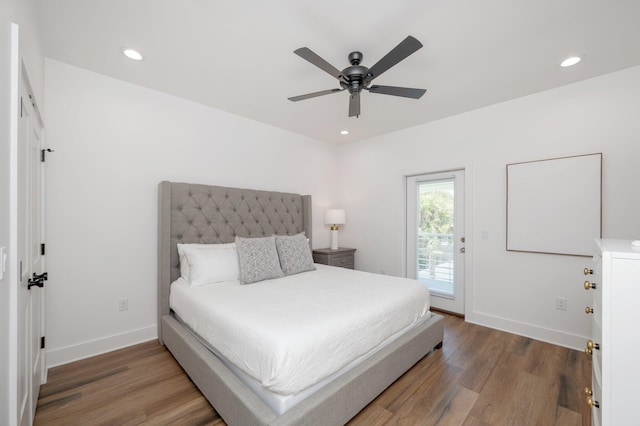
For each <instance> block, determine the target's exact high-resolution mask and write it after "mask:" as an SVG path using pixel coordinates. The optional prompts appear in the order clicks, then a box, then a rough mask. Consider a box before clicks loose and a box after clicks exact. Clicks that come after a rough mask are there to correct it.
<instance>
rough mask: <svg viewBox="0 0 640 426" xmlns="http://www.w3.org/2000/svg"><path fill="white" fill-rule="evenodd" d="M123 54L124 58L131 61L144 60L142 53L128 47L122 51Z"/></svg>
mask: <svg viewBox="0 0 640 426" xmlns="http://www.w3.org/2000/svg"><path fill="white" fill-rule="evenodd" d="M122 54H123V55H124V56H126V57H127V58H129V59H132V60H134V61H141V60H142V53H140V52H138V51H137V50H135V49H130V48H128V47H126V48H124V49H122Z"/></svg>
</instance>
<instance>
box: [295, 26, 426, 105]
mask: <svg viewBox="0 0 640 426" xmlns="http://www.w3.org/2000/svg"><path fill="white" fill-rule="evenodd" d="M421 47H422V43H420V42H419V41H418V40H417V39H415V38H414V37H412V36H408V37H407V38H405V39H404V40H402V41H401V42H400V44H398V45H397V46H396V47H394V48H393V49H391V51H390V52H389V53H387V54H386V55H385V56H384V57H383V58H382V59H380V60H379V61H378V62H376V64H375V65H374V66H372V67H371V68H367V67H365V66H363V65H360V62H361V61H362V57H363V55H362V53H361V52H357V51H356V52H351V53H349V56H348V58H349V63H351V66H349V67H347V68H345V69H343V70H342V71H339V70H338V69H337V68H335V67H334V66H333V65H331V64H330V63H328V62H327V61H325V60H324V59H322V58H321V57H320V56H318V55H317V54H315V53H314V52H313V51H312V50H311V49H309V48H308V47H301V48H300V49H296V50H295V51H294V52H293V53H295V54H296V55H298V56H300V57H301V58H302V59H306V60H307V61H309V62H311V63H312V64H313V65H315V66H317V67H318V68H320V69H321V70H323V71H324V72H327V73H329V74H331V75H332V76H333V77H335V78H337V79H338V82H339V83H340V89H329V90H321V91H320V92H313V93H307V94H306V95H300V96H294V97H291V98H289V100H290V101H293V102H298V101H302V100H304V99H310V98H315V97H318V96H323V95H329V94H331V93H337V92H342V91H343V90H348V91H349V94H350V95H349V117H358V116H359V115H360V92H362V89H364V90H368V91H369V93H379V94H381V95H393V96H401V97H403V98H412V99H420V97H422V95H424V93H425V92H426V89H412V88H410V87H396V86H379V85H375V84H374V85H372V86H370V84H371V82H372V81H373V79H374V78H377V77H379V76H380V75H381V74H382V73H383V72H385V71H387V70H388V69H389V68H391V67H393V66H394V65H396V64H397V63H398V62H400V61H402V60H403V59H405V58H407V57H408V56H409V55H411V54H412V53H414V52H415V51H416V50H418V49H420V48H421Z"/></svg>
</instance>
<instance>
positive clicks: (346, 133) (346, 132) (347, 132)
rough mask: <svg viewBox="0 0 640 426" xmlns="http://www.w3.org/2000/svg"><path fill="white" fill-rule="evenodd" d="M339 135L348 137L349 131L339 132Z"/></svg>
mask: <svg viewBox="0 0 640 426" xmlns="http://www.w3.org/2000/svg"><path fill="white" fill-rule="evenodd" d="M340 134H341V135H348V134H349V131H348V130H340Z"/></svg>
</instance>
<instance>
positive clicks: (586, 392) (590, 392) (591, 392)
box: [584, 388, 593, 396]
mask: <svg viewBox="0 0 640 426" xmlns="http://www.w3.org/2000/svg"><path fill="white" fill-rule="evenodd" d="M584 394H585V395H587V396H591V395H593V391H592V390H591V389H589V388H584Z"/></svg>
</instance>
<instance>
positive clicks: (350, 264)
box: [313, 247, 356, 269]
mask: <svg viewBox="0 0 640 426" xmlns="http://www.w3.org/2000/svg"><path fill="white" fill-rule="evenodd" d="M355 252H356V249H352V248H343V247H340V248H338V249H336V250H331V249H328V248H323V249H316V250H314V251H313V261H314V262H315V263H322V264H323V265H329V266H339V267H341V268H347V269H354V264H355V262H354V257H355V256H354V253H355Z"/></svg>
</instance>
